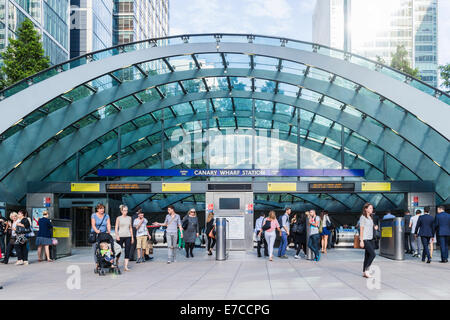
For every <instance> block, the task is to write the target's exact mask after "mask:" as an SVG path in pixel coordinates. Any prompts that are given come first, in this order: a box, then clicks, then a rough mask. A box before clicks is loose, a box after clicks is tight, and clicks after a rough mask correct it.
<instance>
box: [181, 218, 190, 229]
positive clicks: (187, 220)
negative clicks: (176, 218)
mask: <svg viewBox="0 0 450 320" xmlns="http://www.w3.org/2000/svg"><path fill="white" fill-rule="evenodd" d="M181 227H182V228H183V230H186V229H187V228H188V227H189V218H188V217H186V218H184V219H183V223H182V224H181Z"/></svg>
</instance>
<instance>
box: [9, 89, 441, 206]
mask: <svg viewBox="0 0 450 320" xmlns="http://www.w3.org/2000/svg"><path fill="white" fill-rule="evenodd" d="M218 93H219V92H215V93H202V94H199V93H197V94H187V95H185V96H183V99H181V101H180V99H179V98H178V97H172V100H171V98H166V99H165V101H162V102H161V101H158V102H157V103H155V102H153V108H152V109H150V110H155V109H158V108H162V107H166V106H170V105H173V104H176V103H183V102H186V101H191V100H198V99H200V100H202V99H209V98H214V97H229V92H221V94H218ZM233 95H234V96H235V97H243V98H253V97H254V98H256V99H262V100H269V101H277V102H280V103H285V104H288V105H293V106H295V105H297V104H300V105H301V106H302V108H303V109H305V110H309V111H312V112H317V113H319V114H321V115H324V116H325V117H327V118H329V119H330V118H331V119H332V120H334V121H339V122H340V123H342V124H344V125H346V123H348V124H349V126H350V128H351V129H352V130H355V131H356V130H358V128H359V127H360V126H361V122H362V121H365V119H355V118H356V117H354V116H349V115H345V114H344V115H342V114H340V113H342V111H338V110H335V109H333V108H330V107H325V106H323V105H319V104H314V103H312V102H310V101H302V100H301V99H294V98H291V97H286V96H280V95H273V94H267V93H248V92H235V93H233ZM151 104H152V103H150V104H148V105H151ZM155 106H157V107H155ZM146 108H147V109H146ZM148 108H149V107H146V104H144V105H141V107H140V108H139V109H140V112H139V113H137V112H136V110H123V111H122V112H121V113H118V114H117V115H116V117H108V118H105V119H102V120H101V121H99V123H95V124H93V125H91V126H87V127H85V128H83V129H81V130H80V131H79V132H77V133H76V134H75V135H74V137H70V136H68V137H66V138H64V139H61V140H60V141H59V142H58V143H57V144H55V145H54V146H52V147H50V148H49V150H46V149H44V151H42V152H41V153H40V154H38V155H37V156H36V157H37V158H38V159H39V158H41V160H40V161H37V162H35V161H33V162H34V166H33V165H32V163H30V162H29V161H27V162H25V163H24V164H22V165H21V166H19V167H18V168H17V169H16V170H17V171H19V172H21V173H20V174H19V175H15V178H16V179H23V178H25V177H29V176H30V175H32V172H30V171H28V172H26V171H23V170H24V166H26V167H28V170H31V169H36V168H38V170H37V171H38V172H44V170H45V169H46V168H48V166H49V165H50V167H51V168H53V167H56V166H57V165H58V164H59V163H61V162H63V161H64V160H65V159H67V158H69V157H70V156H71V155H73V154H74V153H75V152H76V151H77V150H79V149H81V148H82V146H84V145H86V144H87V142H89V141H93V139H94V138H96V137H99V136H101V135H103V134H104V133H106V132H108V131H109V130H110V128H115V127H117V126H118V125H121V124H123V123H126V122H127V121H129V120H131V119H134V118H135V117H137V116H140V115H142V114H146V113H148V112H149V111H150V110H149V109H148ZM327 109H328V111H326V112H325V111H324V110H327ZM126 113H127V114H128V118H125V119H124V116H125V114H126ZM329 113H331V114H332V115H334V116H333V117H330V114H329ZM117 121H119V122H117ZM372 127H374V128H373V129H375V130H372V128H371V127H370V123H368V124H367V127H366V128H364V129H365V130H364V131H366V132H368V133H369V135H368V136H367V137H368V138H369V140H372V141H373V140H377V139H376V136H377V135H378V134H379V131H378V132H377V130H376V129H377V128H378V127H377V126H375V125H373V126H372ZM378 129H379V128H378ZM95 131H101V132H100V133H97V134H94V135H93V133H94V132H95ZM360 133H361V132H360ZM389 134H390V132H389ZM362 135H364V133H363V134H362ZM374 135H375V137H374ZM392 135H394V134H393V133H392ZM394 137H398V136H396V135H394ZM68 138H70V139H68ZM398 138H399V137H398ZM385 144H389V145H387V146H386V147H384V149H386V150H387V151H388V152H389V149H392V141H385ZM56 146H58V147H57V148H55V147H56ZM381 147H383V145H381ZM393 150H395V148H394V149H393ZM401 151H402V150H401V149H400V150H398V151H397V152H393V157H394V158H397V154H399V155H400V157H399V159H400V160H401V159H402V158H403V159H405V160H408V159H407V158H408V157H409V155H410V153H406V154H403V153H402V152H401ZM51 155H54V156H53V158H52V157H51ZM55 157H59V158H60V159H61V160H57V163H56V165H51V162H52V161H55ZM49 158H50V162H49ZM409 161H411V159H409ZM401 162H402V161H401ZM413 162H414V161H413ZM39 163H40V164H39ZM30 165H31V167H30ZM435 167H437V166H435ZM410 169H411V168H410ZM427 169H430V168H427ZM16 170H15V171H16ZM411 170H412V171H414V172H416V174H417V170H414V169H411ZM435 175H436V173H435ZM419 176H420V174H419ZM430 176H431V177H433V176H432V175H427V174H424V175H422V177H423V178H425V179H430ZM438 179H444V181H442V187H443V188H445V187H446V186H448V184H445V179H448V175H442V176H441V177H438ZM8 180H9V179H8ZM34 180H38V179H34ZM11 181H14V180H11ZM438 183H439V181H438ZM438 189H439V188H438ZM440 191H441V190H438V193H439V192H440ZM443 191H444V192H443V193H442V195H443V196H444V199H445V192H447V191H446V190H445V189H444V190H443Z"/></svg>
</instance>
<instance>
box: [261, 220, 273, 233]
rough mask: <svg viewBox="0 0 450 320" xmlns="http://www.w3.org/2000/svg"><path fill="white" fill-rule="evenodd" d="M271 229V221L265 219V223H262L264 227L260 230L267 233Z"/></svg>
mask: <svg viewBox="0 0 450 320" xmlns="http://www.w3.org/2000/svg"><path fill="white" fill-rule="evenodd" d="M271 227H272V221H270V220H267V219H266V222H264V225H263V226H262V228H261V229H262V231H267V230H269V229H270V228H271Z"/></svg>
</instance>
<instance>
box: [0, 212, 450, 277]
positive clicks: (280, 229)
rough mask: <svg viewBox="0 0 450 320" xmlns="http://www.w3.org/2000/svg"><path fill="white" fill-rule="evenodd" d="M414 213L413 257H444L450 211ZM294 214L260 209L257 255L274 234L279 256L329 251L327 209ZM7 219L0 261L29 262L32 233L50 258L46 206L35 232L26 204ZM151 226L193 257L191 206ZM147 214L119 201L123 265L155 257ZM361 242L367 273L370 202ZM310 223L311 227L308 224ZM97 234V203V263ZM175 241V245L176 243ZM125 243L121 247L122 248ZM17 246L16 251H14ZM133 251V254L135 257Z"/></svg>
mask: <svg viewBox="0 0 450 320" xmlns="http://www.w3.org/2000/svg"><path fill="white" fill-rule="evenodd" d="M415 213H416V214H415V215H414V216H411V214H410V212H409V211H408V210H406V212H405V215H404V218H405V250H406V253H407V254H412V256H413V257H418V258H422V261H425V259H427V263H430V262H431V259H432V254H433V249H434V247H433V245H434V243H436V242H439V245H440V250H441V262H442V263H446V262H448V240H449V238H450V214H448V213H446V212H445V208H444V207H443V206H439V207H438V208H437V214H436V217H432V216H431V215H430V214H429V213H430V208H429V207H425V208H424V212H423V213H422V211H421V210H417V211H416V212H415ZM291 215H292V209H291V208H286V210H285V212H284V214H282V215H280V216H279V217H278V218H277V216H276V214H275V211H273V210H272V211H270V212H269V213H268V215H267V216H266V214H265V213H262V214H261V215H260V217H258V219H256V222H255V229H254V232H255V237H256V240H257V248H256V251H257V255H258V257H262V254H261V249H264V252H263V254H264V256H265V257H268V259H269V261H273V255H274V244H275V240H276V238H277V234H278V235H279V238H280V245H279V248H278V252H277V256H278V258H280V259H288V256H287V254H286V251H287V247H288V245H289V243H292V242H293V243H294V250H295V254H294V258H295V259H300V258H301V251H303V255H304V257H305V258H306V256H307V248H309V249H310V250H311V252H312V253H313V260H314V261H320V258H321V254H326V253H327V248H328V247H329V246H330V235H331V230H332V229H334V226H333V223H332V222H331V219H330V218H329V216H328V212H327V211H321V212H320V214H319V215H317V214H316V211H315V210H309V211H306V212H305V213H299V214H294V215H293V216H292V218H291ZM9 218H10V219H9V220H7V219H5V218H0V244H1V246H0V250H1V253H2V255H3V260H2V262H3V263H5V264H8V262H9V259H10V257H12V256H14V255H15V256H17V262H16V265H28V251H29V241H28V239H29V238H30V237H35V236H36V242H35V243H36V246H37V247H38V261H39V262H41V261H44V259H43V257H42V256H43V254H44V258H45V260H46V261H48V262H52V261H53V260H52V258H51V255H50V250H49V247H50V246H51V245H54V244H55V239H54V238H52V228H53V226H52V224H51V222H50V220H49V219H48V212H47V211H44V212H43V217H42V218H40V219H39V231H38V232H37V235H35V234H34V232H33V229H32V228H31V219H30V217H29V216H28V212H27V211H26V210H20V211H18V212H17V213H16V212H12V213H11V214H10V215H9ZM390 218H395V216H394V215H392V214H391V213H387V214H386V215H385V216H384V217H383V219H390ZM214 224H215V219H214V213H213V212H210V213H209V214H208V216H207V218H206V226H205V229H204V232H205V234H206V238H207V243H206V241H204V243H205V244H206V249H207V252H208V255H212V254H213V253H212V250H213V248H214V245H215V242H216V239H215V227H214ZM151 226H152V227H165V238H166V241H167V246H168V257H167V263H168V264H170V263H174V262H176V254H177V249H178V248H181V247H184V249H185V251H186V258H194V248H195V244H196V243H197V241H198V239H199V237H200V232H199V231H200V230H199V228H200V225H199V220H198V217H197V213H196V210H195V209H191V210H189V211H188V213H187V214H186V215H185V216H184V217H183V219H181V217H180V215H179V214H177V213H176V212H175V208H174V207H173V206H172V205H169V206H168V208H167V215H166V217H165V220H164V222H162V223H160V222H153V223H152V224H151ZM148 227H149V226H148V220H147V219H145V218H144V213H143V212H142V210H141V209H138V211H137V212H136V214H135V215H133V216H129V215H128V207H127V206H126V205H121V206H120V215H119V216H118V217H117V218H116V219H115V239H114V241H115V242H116V243H117V244H118V248H119V251H120V252H122V250H123V251H124V256H125V257H124V264H123V269H124V270H125V271H129V270H130V268H129V261H136V263H142V262H145V261H148V260H151V259H153V258H152V257H151V256H150V254H151V253H152V239H151V235H150V232H149V230H148ZM357 227H358V228H359V247H360V248H363V249H364V250H365V255H364V262H363V276H364V277H370V274H369V272H368V270H369V268H370V266H371V264H372V262H373V260H374V259H375V256H376V254H375V250H376V249H378V247H379V245H378V240H379V239H380V230H379V219H378V217H376V216H375V214H374V207H373V205H372V204H370V203H366V204H365V205H364V206H363V209H362V214H361V217H360V219H359V221H358V224H357ZM308 228H309V230H308ZM99 234H111V218H110V216H109V215H108V214H107V213H105V206H104V205H103V204H98V205H97V206H96V212H95V213H93V214H92V216H91V234H90V236H89V242H90V243H92V246H93V250H94V259H95V261H96V263H98V261H97V259H98V257H97V251H96V248H97V246H96V239H97V237H98V235H99ZM177 244H178V246H177ZM122 248H123V249H122ZM14 251H15V253H14ZM135 251H136V254H137V259H136V260H135V259H134V255H135V254H134V252H135ZM100 252H101V254H102V255H107V256H108V259H109V260H114V259H116V260H115V264H116V265H118V264H119V259H120V254H119V255H118V256H117V257H114V256H113V257H111V256H110V251H109V250H108V248H106V247H105V246H104V245H103V246H100Z"/></svg>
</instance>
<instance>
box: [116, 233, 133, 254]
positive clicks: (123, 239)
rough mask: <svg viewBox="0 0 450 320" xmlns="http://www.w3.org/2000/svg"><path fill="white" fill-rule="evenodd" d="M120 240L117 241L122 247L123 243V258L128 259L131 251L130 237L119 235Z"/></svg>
mask: <svg viewBox="0 0 450 320" xmlns="http://www.w3.org/2000/svg"><path fill="white" fill-rule="evenodd" d="M119 239H120V240H119V241H118V242H117V243H118V244H120V246H121V247H123V244H125V259H130V251H131V237H120V238H119Z"/></svg>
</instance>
